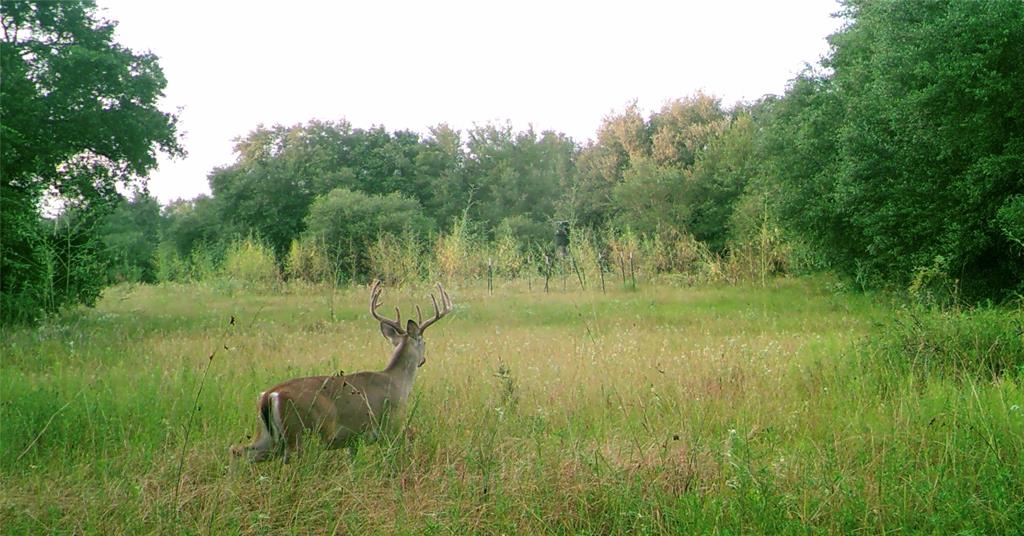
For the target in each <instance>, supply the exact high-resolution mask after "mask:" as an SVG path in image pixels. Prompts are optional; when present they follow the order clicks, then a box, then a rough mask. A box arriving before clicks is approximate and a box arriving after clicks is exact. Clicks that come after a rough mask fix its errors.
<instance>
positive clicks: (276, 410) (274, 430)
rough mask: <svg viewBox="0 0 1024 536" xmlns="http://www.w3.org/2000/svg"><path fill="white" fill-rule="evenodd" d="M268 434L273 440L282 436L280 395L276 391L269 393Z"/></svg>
mask: <svg viewBox="0 0 1024 536" xmlns="http://www.w3.org/2000/svg"><path fill="white" fill-rule="evenodd" d="M270 435H271V437H273V438H274V442H275V443H276V442H278V441H281V440H282V439H283V438H284V420H283V419H282V418H281V396H280V393H278V392H276V391H275V392H273V393H270Z"/></svg>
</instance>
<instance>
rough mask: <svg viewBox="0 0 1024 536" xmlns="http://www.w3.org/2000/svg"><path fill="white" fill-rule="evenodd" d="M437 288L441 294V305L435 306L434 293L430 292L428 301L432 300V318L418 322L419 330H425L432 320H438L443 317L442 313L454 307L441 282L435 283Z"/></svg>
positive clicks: (450, 310)
mask: <svg viewBox="0 0 1024 536" xmlns="http://www.w3.org/2000/svg"><path fill="white" fill-rule="evenodd" d="M437 290H438V292H439V293H440V294H441V307H438V306H437V298H435V297H434V294H433V293H431V294H430V301H432V302H434V318H429V319H427V321H426V322H420V331H421V332H422V331H424V330H426V329H427V327H428V326H430V325H431V324H433V323H434V322H437V321H438V320H440V319H441V318H443V317H444V315H446V314H448V313H450V312H452V309H453V308H454V307H455V305H454V304H452V299H451V297H449V296H448V293H447V292H445V290H444V287H442V286H441V283H438V284H437Z"/></svg>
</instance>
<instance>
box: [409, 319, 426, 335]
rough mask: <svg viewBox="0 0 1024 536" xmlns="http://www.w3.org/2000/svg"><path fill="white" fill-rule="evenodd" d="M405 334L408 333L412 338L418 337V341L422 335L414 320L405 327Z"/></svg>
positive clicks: (410, 320)
mask: <svg viewBox="0 0 1024 536" xmlns="http://www.w3.org/2000/svg"><path fill="white" fill-rule="evenodd" d="M405 332H406V333H408V334H409V336H410V337H416V338H417V339H418V338H420V335H422V334H421V333H420V326H419V324H417V323H416V322H415V321H414V320H412V319H409V323H408V324H406V325H405Z"/></svg>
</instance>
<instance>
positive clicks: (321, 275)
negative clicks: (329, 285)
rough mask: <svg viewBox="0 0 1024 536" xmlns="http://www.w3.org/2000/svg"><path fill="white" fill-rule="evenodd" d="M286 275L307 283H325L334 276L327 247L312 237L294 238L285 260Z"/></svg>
mask: <svg viewBox="0 0 1024 536" xmlns="http://www.w3.org/2000/svg"><path fill="white" fill-rule="evenodd" d="M285 275H286V276H287V277H288V279H289V280H298V281H305V282H307V283H325V282H329V281H332V280H333V278H334V276H333V270H332V269H331V263H330V260H329V259H328V257H327V251H326V249H325V248H324V247H323V245H322V244H321V243H320V241H318V240H316V239H313V238H310V237H305V238H296V239H295V240H292V244H291V247H290V248H289V249H288V258H287V259H286V260H285Z"/></svg>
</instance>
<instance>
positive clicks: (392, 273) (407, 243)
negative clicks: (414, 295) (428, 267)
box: [369, 230, 423, 286]
mask: <svg viewBox="0 0 1024 536" xmlns="http://www.w3.org/2000/svg"><path fill="white" fill-rule="evenodd" d="M369 256H370V274H371V275H372V276H373V277H376V278H377V279H380V280H381V281H382V282H383V283H384V284H385V285H388V286H403V285H405V284H408V283H415V282H417V281H420V280H422V278H423V274H422V270H421V266H422V265H421V262H420V261H421V259H422V256H423V255H422V247H421V245H420V241H419V240H418V239H417V237H416V234H415V233H414V232H412V230H406V231H405V232H404V233H402V234H401V235H399V236H396V235H393V234H391V233H381V234H380V236H378V237H377V241H376V242H374V243H373V245H372V246H370V251H369Z"/></svg>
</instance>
